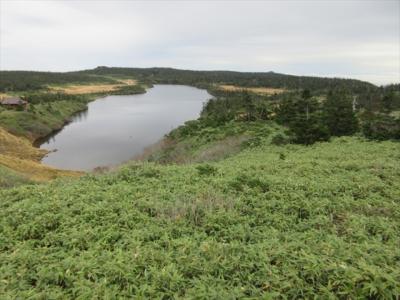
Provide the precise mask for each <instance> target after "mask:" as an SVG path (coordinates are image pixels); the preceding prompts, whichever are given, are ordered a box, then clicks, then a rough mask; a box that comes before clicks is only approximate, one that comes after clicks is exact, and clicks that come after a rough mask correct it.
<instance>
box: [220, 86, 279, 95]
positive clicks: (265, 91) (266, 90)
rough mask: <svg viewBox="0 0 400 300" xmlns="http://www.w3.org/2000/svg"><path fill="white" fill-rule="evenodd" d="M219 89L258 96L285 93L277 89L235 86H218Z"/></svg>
mask: <svg viewBox="0 0 400 300" xmlns="http://www.w3.org/2000/svg"><path fill="white" fill-rule="evenodd" d="M219 88H220V89H222V90H224V91H230V92H240V91H248V92H251V93H255V94H260V95H273V94H281V93H283V92H285V91H286V90H285V89H277V88H267V87H242V86H235V85H220V86H219Z"/></svg>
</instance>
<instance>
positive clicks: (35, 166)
mask: <svg viewBox="0 0 400 300" xmlns="http://www.w3.org/2000/svg"><path fill="white" fill-rule="evenodd" d="M0 165H2V166H5V167H7V168H9V169H11V170H13V171H15V172H17V173H19V174H22V175H24V176H25V177H27V178H29V179H31V180H33V181H37V182H44V181H48V180H51V179H55V178H58V177H77V176H81V175H83V173H82V172H75V171H67V170H58V169H54V168H51V167H49V166H46V165H42V164H40V163H39V162H36V161H33V160H27V159H21V158H17V157H13V156H9V155H3V154H0Z"/></svg>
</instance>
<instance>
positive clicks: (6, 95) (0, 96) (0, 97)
mask: <svg viewBox="0 0 400 300" xmlns="http://www.w3.org/2000/svg"><path fill="white" fill-rule="evenodd" d="M8 97H10V95H8V94H5V93H0V100H3V99H4V98H8Z"/></svg>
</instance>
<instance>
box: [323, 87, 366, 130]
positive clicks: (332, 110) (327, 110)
mask: <svg viewBox="0 0 400 300" xmlns="http://www.w3.org/2000/svg"><path fill="white" fill-rule="evenodd" d="M323 114H324V121H325V124H326V126H327V127H328V129H329V132H330V134H331V135H333V136H342V135H352V134H354V133H355V132H356V131H357V129H358V121H357V118H356V115H355V112H354V110H353V99H352V98H351V96H350V95H349V94H346V93H345V92H343V91H330V92H329V94H328V97H327V99H326V101H325V102H324V105H323Z"/></svg>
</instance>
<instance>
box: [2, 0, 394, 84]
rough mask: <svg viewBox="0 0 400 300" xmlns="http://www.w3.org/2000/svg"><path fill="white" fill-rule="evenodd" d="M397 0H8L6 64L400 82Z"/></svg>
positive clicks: (5, 2) (4, 22)
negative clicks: (264, 73) (268, 73)
mask: <svg viewBox="0 0 400 300" xmlns="http://www.w3.org/2000/svg"><path fill="white" fill-rule="evenodd" d="M399 3H400V1H399V0H394V1H391V0H379V1H368V0H364V1H340V0H336V1H333V0H332V1H324V0H321V1H317V0H314V1H254V2H252V1H146V2H144V1H143V2H141V1H128V0H125V1H104V0H103V1H95V0H86V1H77V0H75V1H50V0H49V1H39V0H30V1H16V0H0V26H1V27H0V30H1V37H0V69H2V70H11V69H13V70H46V71H47V70H48V71H67V70H68V71H69V70H80V69H87V68H93V67H96V66H99V65H105V66H120V67H152V66H162V67H175V68H185V69H199V70H216V69H218V70H238V71H275V72H279V73H288V74H298V75H319V76H329V77H331V76H335V77H352V78H358V79H362V80H367V81H370V82H373V83H375V84H387V83H390V82H400V5H399Z"/></svg>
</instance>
